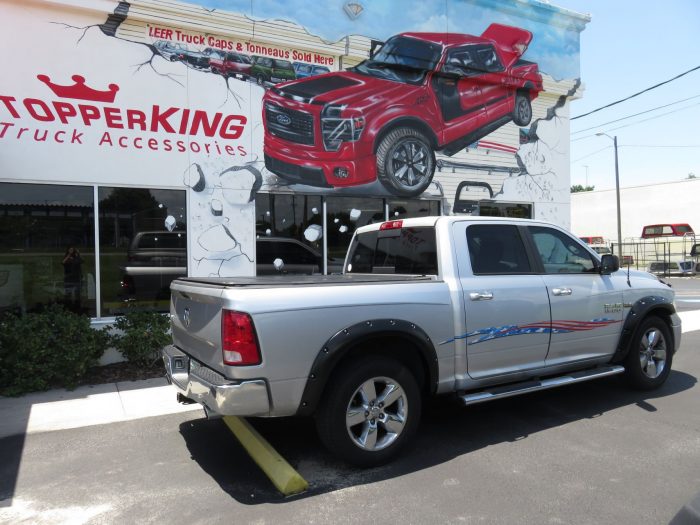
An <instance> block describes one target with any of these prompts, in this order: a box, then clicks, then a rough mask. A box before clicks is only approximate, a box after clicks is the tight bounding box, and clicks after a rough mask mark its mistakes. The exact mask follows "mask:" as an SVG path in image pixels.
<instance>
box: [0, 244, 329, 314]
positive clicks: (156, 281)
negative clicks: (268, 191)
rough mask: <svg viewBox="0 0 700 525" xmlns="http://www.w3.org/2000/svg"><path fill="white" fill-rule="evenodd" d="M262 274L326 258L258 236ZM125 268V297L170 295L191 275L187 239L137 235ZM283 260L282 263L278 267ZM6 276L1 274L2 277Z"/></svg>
mask: <svg viewBox="0 0 700 525" xmlns="http://www.w3.org/2000/svg"><path fill="white" fill-rule="evenodd" d="M255 246H256V257H255V258H256V272H257V274H258V275H312V274H318V273H322V272H323V257H322V256H321V254H320V253H319V252H317V251H316V250H314V249H313V248H312V247H310V246H308V245H306V244H304V243H302V242H300V241H298V240H296V239H291V238H288V237H262V236H261V237H258V238H257V239H256V241H255ZM127 259H128V260H127V263H126V265H125V266H124V267H122V276H121V290H122V298H123V299H124V300H128V299H131V298H136V297H138V298H139V299H142V300H143V299H161V298H167V297H169V296H170V283H171V282H172V281H173V280H174V279H176V278H178V277H184V276H186V275H187V236H186V234H185V233H177V232H168V231H143V232H139V233H137V234H136V236H135V237H134V238H133V240H132V242H131V245H130V247H129V250H128V252H127ZM276 259H279V262H280V263H281V264H278V265H275V260H276ZM342 264H343V262H342V261H338V260H336V259H333V258H330V257H329V258H328V262H327V268H328V273H339V272H340V271H342ZM1 277H2V274H1V273H0V278H1Z"/></svg>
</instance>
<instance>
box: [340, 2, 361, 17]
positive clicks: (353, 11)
mask: <svg viewBox="0 0 700 525" xmlns="http://www.w3.org/2000/svg"><path fill="white" fill-rule="evenodd" d="M364 10H365V8H364V7H362V6H361V5H360V4H358V3H357V2H346V3H345V5H344V6H343V11H345V14H346V15H348V16H349V17H350V19H351V20H355V19H356V18H357V17H358V16H360V14H361V13H362V11H364Z"/></svg>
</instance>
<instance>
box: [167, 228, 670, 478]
mask: <svg viewBox="0 0 700 525" xmlns="http://www.w3.org/2000/svg"><path fill="white" fill-rule="evenodd" d="M618 269H619V264H618V261H617V257H616V256H614V255H604V256H602V257H598V256H596V255H594V254H593V253H591V251H590V250H589V249H588V248H587V247H585V245H583V244H582V243H581V241H580V240H578V239H576V238H575V237H573V236H571V235H570V234H569V233H567V232H566V231H564V230H562V229H561V228H559V227H557V226H554V225H551V224H548V223H544V222H540V221H529V220H522V219H502V218H487V217H455V216H452V217H423V218H414V219H406V220H396V221H390V222H384V223H380V224H373V225H369V226H364V227H361V228H358V229H357V230H356V232H355V234H354V236H353V239H352V242H351V245H350V248H349V251H348V254H347V256H346V259H345V262H344V274H343V275H329V276H323V277H322V278H318V277H313V276H309V277H307V276H298V277H295V278H294V279H289V280H285V281H282V280H280V279H278V278H275V277H257V278H240V279H236V278H226V279H209V278H189V279H178V280H176V281H174V282H173V284H172V286H171V290H172V297H171V319H172V333H173V345H172V346H168V347H166V348H165V349H164V351H163V357H164V360H165V364H166V369H167V370H168V377H169V378H170V380H171V381H172V383H173V385H174V386H175V388H176V390H177V391H178V392H179V394H180V395H181V396H185V397H186V398H189V399H192V400H194V401H196V402H199V403H201V404H202V405H203V406H204V407H205V410H206V411H207V413H208V414H213V415H216V414H219V415H221V414H223V415H242V416H263V417H277V416H291V415H314V416H315V421H316V425H317V429H318V432H319V435H320V436H321V439H322V440H323V442H324V443H325V445H326V446H327V447H328V448H329V449H330V450H332V451H333V452H335V453H336V454H338V455H340V456H341V457H343V458H344V459H346V460H347V461H350V462H352V463H356V464H359V465H376V464H380V463H383V462H386V461H389V460H390V459H391V458H392V457H394V456H395V455H396V454H397V453H398V451H399V450H400V449H401V447H402V446H404V445H405V444H406V443H407V442H408V441H409V440H410V438H411V436H412V434H413V433H414V432H415V431H416V428H417V425H418V421H419V419H420V412H421V403H422V399H423V397H424V396H430V395H432V394H446V393H453V394H454V395H456V396H457V397H458V398H459V399H461V401H462V402H463V403H464V404H467V405H470V404H474V403H480V402H483V401H487V400H490V399H499V398H502V397H508V396H513V395H518V394H521V393H526V392H531V391H534V390H543V389H547V388H552V387H555V386H560V385H564V384H569V383H574V382H578V381H584V380H589V379H593V378H596V377H604V376H608V375H612V374H617V373H624V374H625V375H626V378H627V380H628V381H629V382H630V384H631V385H632V386H634V387H636V388H641V389H652V388H657V387H659V386H660V385H661V384H663V383H664V381H665V380H666V378H667V377H668V374H669V373H670V367H671V363H672V359H673V354H674V352H675V350H677V349H678V347H679V345H680V337H681V327H680V319H679V317H678V316H677V315H676V313H675V310H674V306H673V298H674V292H673V290H672V289H671V288H669V287H667V286H665V285H664V284H662V283H661V282H659V280H658V279H657V278H656V277H654V276H652V275H650V274H649V273H647V272H639V271H634V270H629V271H625V272H618V271H617V270H618ZM625 305H627V306H625ZM630 305H631V306H630Z"/></svg>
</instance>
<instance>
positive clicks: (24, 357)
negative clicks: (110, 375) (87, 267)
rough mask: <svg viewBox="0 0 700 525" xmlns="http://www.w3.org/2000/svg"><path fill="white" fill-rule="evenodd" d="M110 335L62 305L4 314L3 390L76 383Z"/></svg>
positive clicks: (0, 339)
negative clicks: (38, 310)
mask: <svg viewBox="0 0 700 525" xmlns="http://www.w3.org/2000/svg"><path fill="white" fill-rule="evenodd" d="M108 341H109V336H108V335H107V333H106V332H104V331H101V330H94V329H93V328H92V327H91V326H90V319H89V318H87V317H85V316H83V315H79V314H76V313H73V312H70V311H68V310H65V309H64V308H63V307H62V306H59V305H52V306H49V307H47V308H46V309H44V310H43V311H41V312H37V313H28V314H25V315H23V316H19V315H15V314H11V313H8V314H5V315H3V316H2V318H1V319H0V394H2V395H10V396H16V395H20V394H23V393H26V392H32V391H36V390H46V389H48V388H50V387H54V386H65V387H67V388H71V389H72V388H75V386H76V384H77V382H78V380H79V379H80V378H81V377H83V376H84V375H85V372H86V371H87V370H88V368H90V367H91V366H93V365H95V364H96V363H97V361H98V359H99V358H100V357H101V356H102V354H103V353H104V351H105V349H106V348H107V344H108Z"/></svg>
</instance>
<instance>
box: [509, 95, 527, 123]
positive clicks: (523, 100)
mask: <svg viewBox="0 0 700 525" xmlns="http://www.w3.org/2000/svg"><path fill="white" fill-rule="evenodd" d="M531 120H532V104H530V97H528V96H527V93H523V92H519V93H518V94H517V95H515V108H514V109H513V122H514V123H515V125H516V126H527V125H528V124H529V123H530V121H531Z"/></svg>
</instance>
